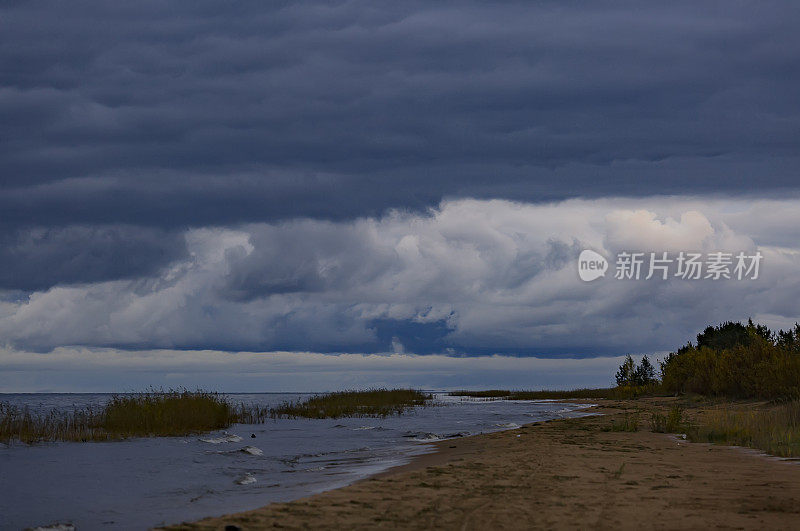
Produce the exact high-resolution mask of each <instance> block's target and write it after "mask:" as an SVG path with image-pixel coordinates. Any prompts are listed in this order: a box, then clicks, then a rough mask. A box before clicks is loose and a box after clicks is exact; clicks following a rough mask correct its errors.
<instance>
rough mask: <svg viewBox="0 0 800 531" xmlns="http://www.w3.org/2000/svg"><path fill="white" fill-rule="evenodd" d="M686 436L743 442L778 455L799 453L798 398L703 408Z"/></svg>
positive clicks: (715, 440)
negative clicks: (746, 406)
mask: <svg viewBox="0 0 800 531" xmlns="http://www.w3.org/2000/svg"><path fill="white" fill-rule="evenodd" d="M687 436H688V438H689V440H691V441H694V442H710V443H716V444H727V445H737V446H747V447H750V448H756V449H759V450H763V451H764V452H766V453H768V454H771V455H775V456H779V457H800V400H793V401H791V402H786V403H782V404H772V405H769V404H768V405H763V406H752V405H751V406H750V407H748V408H746V409H743V408H741V407H737V406H734V405H731V406H726V407H723V408H717V409H712V410H709V411H705V412H703V413H702V414H701V415H699V417H698V419H697V422H696V423H695V424H693V425H692V426H691V427H689V428H688V429H687Z"/></svg>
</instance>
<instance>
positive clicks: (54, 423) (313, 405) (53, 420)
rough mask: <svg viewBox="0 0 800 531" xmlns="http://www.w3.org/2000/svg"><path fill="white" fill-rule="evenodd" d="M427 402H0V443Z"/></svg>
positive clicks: (373, 412)
mask: <svg viewBox="0 0 800 531" xmlns="http://www.w3.org/2000/svg"><path fill="white" fill-rule="evenodd" d="M431 398H432V396H431V395H430V394H427V393H423V392H421V391H415V390H412V389H391V390H387V389H370V390H367V391H343V392H336V393H326V394H321V395H315V396H313V397H311V398H309V399H307V400H302V401H298V402H285V403H283V404H281V405H279V406H278V407H274V408H269V407H262V406H258V405H254V404H232V403H231V402H230V401H228V399H227V398H225V397H224V396H222V395H219V394H217V393H211V392H207V391H187V390H185V389H184V390H169V391H155V390H151V391H148V392H144V393H137V394H130V395H115V396H113V397H112V398H111V400H110V401H109V402H108V403H107V404H106V405H105V406H104V407H102V408H98V409H92V408H85V409H75V410H73V411H71V412H57V411H51V412H48V413H39V414H37V413H33V412H31V411H30V410H29V409H28V408H19V407H15V406H13V405H10V404H5V403H0V442H5V443H9V442H12V441H20V442H24V443H34V442H40V441H110V440H120V439H127V438H131V437H180V436H186V435H193V434H198V433H204V432H208V431H214V430H219V429H224V428H228V427H230V426H231V425H232V424H234V423H242V424H257V423H262V422H265V421H266V420H267V419H270V418H273V419H274V418H280V417H304V418H316V419H319V418H338V417H374V416H377V417H386V416H389V415H394V414H399V413H403V412H404V411H405V410H407V409H409V408H412V407H415V406H421V405H424V404H425V402H426V401H427V400H429V399H431Z"/></svg>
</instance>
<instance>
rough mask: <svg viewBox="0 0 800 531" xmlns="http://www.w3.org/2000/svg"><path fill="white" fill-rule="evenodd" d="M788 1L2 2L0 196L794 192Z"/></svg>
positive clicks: (241, 216)
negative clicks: (0, 191)
mask: <svg viewBox="0 0 800 531" xmlns="http://www.w3.org/2000/svg"><path fill="white" fill-rule="evenodd" d="M799 14H800V8H798V6H797V4H796V3H794V2H788V1H786V2H775V1H773V2H758V3H750V2H738V3H731V2H710V3H703V4H702V5H698V4H697V3H696V2H671V3H669V4H668V5H665V4H663V3H660V2H641V1H637V2H622V1H606V2H563V1H559V2H538V3H535V4H532V3H530V2H523V3H513V2H512V3H505V2H504V3H496V4H487V3H473V2H444V3H430V2H418V3H414V2H409V3H403V4H400V5H398V4H395V3H375V2H303V3H282V2H268V3H264V2H237V3H235V4H230V3H226V4H224V5H223V4H219V3H216V2H192V3H190V4H182V5H180V6H177V5H176V4H174V3H167V2H157V1H156V2H137V3H135V4H107V3H102V2H80V3H77V4H76V3H69V4H65V3H60V2H34V3H16V4H6V5H5V7H3V8H2V23H1V24H2V31H0V64H2V71H3V79H2V88H0V116H1V117H2V120H0V138H2V143H0V175H2V189H3V194H2V196H0V211H2V212H3V215H4V217H5V219H6V220H8V221H10V222H12V223H18V224H45V225H46V224H65V223H66V224H69V223H128V224H145V225H159V226H184V225H187V224H188V225H206V224H226V223H235V222H239V221H257V220H274V219H280V218H286V217H296V216H312V217H325V218H331V219H337V218H348V217H354V216H359V215H372V214H376V213H380V212H381V211H383V210H384V209H386V208H388V207H407V208H415V209H419V208H425V207H427V206H431V205H435V204H437V203H438V202H439V200H440V199H441V198H442V197H443V196H473V197H489V196H494V197H505V198H511V199H524V200H534V201H535V200H546V199H554V198H561V197H568V196H575V195H586V196H604V195H614V194H632V195H649V194H654V193H676V192H681V193H687V192H688V193H692V192H698V193H706V192H730V193H737V192H739V193H747V192H754V191H757V192H758V193H782V192H785V190H786V189H787V188H792V189H794V188H796V168H797V162H798V139H800V134H798V133H800V114H799V113H798V111H800V103H799V102H798V99H797V97H796V95H797V93H798V89H800V83H799V81H800V78H799V76H800V72H799V71H798V70H797V68H796V65H797V62H798V59H800V58H799V57H798V54H800V37H798V36H797V32H796V28H797V26H798V22H800V16H798V15H799Z"/></svg>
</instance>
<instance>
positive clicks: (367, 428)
mask: <svg viewBox="0 0 800 531" xmlns="http://www.w3.org/2000/svg"><path fill="white" fill-rule="evenodd" d="M377 427H378V426H359V427H358V428H353V430H355V431H359V430H374V429H375V428H377Z"/></svg>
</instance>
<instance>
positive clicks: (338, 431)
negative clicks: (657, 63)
mask: <svg viewBox="0 0 800 531" xmlns="http://www.w3.org/2000/svg"><path fill="white" fill-rule="evenodd" d="M111 396H112V395H110V394H100V393H98V394H54V393H48V394H0V402H7V403H11V404H14V405H16V406H20V407H28V408H30V409H31V410H32V411H35V412H48V411H52V410H57V411H69V410H72V409H74V408H80V409H82V408H85V407H87V406H91V407H95V408H97V407H102V406H103V404H104V403H105V402H106V401H108V400H109V399H110V398H111ZM226 396H227V397H228V399H229V400H230V401H231V402H233V403H236V402H242V403H246V404H256V405H259V406H275V405H277V404H280V403H282V402H285V401H296V400H301V399H303V398H305V397H307V396H310V395H309V394H304V393H253V394H228V395H226ZM588 407H589V406H588V405H586V404H575V403H567V402H558V401H549V400H544V401H530V400H480V399H469V398H462V397H454V396H449V395H448V394H447V393H444V392H435V393H434V400H433V401H431V402H430V405H426V406H423V407H417V408H414V409H413V410H409V411H407V412H406V413H404V414H402V415H397V416H392V417H387V418H342V419H277V420H268V421H267V422H265V423H263V424H235V425H233V426H231V427H230V428H229V429H227V430H224V431H217V432H211V433H208V434H204V435H200V436H191V437H159V438H137V439H129V440H124V441H114V442H88V443H76V442H56V443H37V444H33V445H25V444H21V443H12V444H10V445H4V444H2V443H0V529H3V530H6V529H10V530H13V529H26V528H35V527H39V526H48V525H53V524H56V523H61V524H72V525H74V526H75V527H76V529H79V530H86V529H89V530H91V529H125V530H128V529H148V528H151V527H154V526H158V525H164V524H175V523H180V522H183V521H190V520H196V519H199V518H203V517H206V516H218V515H222V514H227V513H231V512H238V511H245V510H249V509H255V508H258V507H261V506H263V505H266V504H268V503H271V502H279V501H290V500H294V499H297V498H301V497H304V496H308V495H310V494H315V493H318V492H322V491H325V490H330V489H335V488H338V487H342V486H344V485H348V484H350V483H353V482H354V481H356V480H359V479H361V478H364V477H367V476H370V475H372V474H375V473H378V472H381V471H384V470H386V469H388V468H391V467H394V466H398V465H402V464H404V463H407V462H408V461H410V460H411V459H413V458H414V457H415V456H418V455H421V454H424V453H428V452H432V451H433V450H434V448H433V445H432V444H431V443H432V442H434V441H439V440H443V439H450V438H453V439H455V438H459V437H465V436H469V435H476V434H480V433H487V432H494V431H499V430H513V429H516V428H519V427H520V426H521V425H523V424H526V423H530V422H536V421H543V420H549V419H557V418H565V417H577V416H583V415H588V414H590V413H589V412H588V411H587V408H588Z"/></svg>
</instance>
